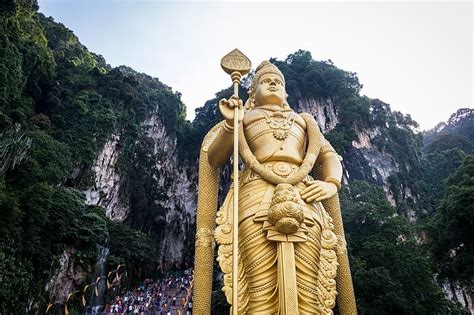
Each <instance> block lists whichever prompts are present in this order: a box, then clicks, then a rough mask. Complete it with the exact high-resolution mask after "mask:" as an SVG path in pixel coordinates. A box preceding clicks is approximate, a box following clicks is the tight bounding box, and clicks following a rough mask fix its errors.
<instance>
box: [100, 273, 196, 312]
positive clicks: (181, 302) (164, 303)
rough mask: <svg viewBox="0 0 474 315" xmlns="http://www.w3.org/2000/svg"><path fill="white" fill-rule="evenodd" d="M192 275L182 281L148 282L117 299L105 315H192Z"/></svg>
mask: <svg viewBox="0 0 474 315" xmlns="http://www.w3.org/2000/svg"><path fill="white" fill-rule="evenodd" d="M192 285H193V276H192V274H191V271H190V270H189V271H187V272H185V274H184V275H182V276H178V277H167V278H165V279H162V280H158V281H155V280H153V279H146V280H145V281H144V282H143V284H142V285H140V286H139V287H137V288H136V289H134V290H131V291H128V292H126V293H125V294H123V295H117V296H115V298H114V299H113V301H111V303H109V304H107V305H106V308H105V311H104V313H105V314H140V315H142V314H143V315H145V314H146V315H149V314H150V315H151V314H153V315H188V314H189V315H190V314H192V307H193V304H192V303H193V302H192V294H191V293H192Z"/></svg>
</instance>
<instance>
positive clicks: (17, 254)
mask: <svg viewBox="0 0 474 315" xmlns="http://www.w3.org/2000/svg"><path fill="white" fill-rule="evenodd" d="M0 7H1V10H0V43H1V45H0V134H1V135H2V138H1V139H0V145H1V146H0V150H1V152H0V153H1V155H0V156H1V162H2V172H1V173H0V175H1V177H0V273H1V276H0V313H2V314H3V313H11V314H14V313H18V312H19V310H30V311H32V312H33V311H34V308H38V307H39V308H40V309H43V311H44V307H45V305H47V303H48V302H49V297H48V296H46V295H45V294H44V288H45V286H46V283H47V281H48V280H49V279H50V278H51V277H52V276H53V274H54V272H55V271H56V269H57V268H58V267H59V257H60V256H61V255H62V253H63V252H64V250H65V249H67V248H71V247H72V248H75V249H77V251H75V254H74V255H75V257H72V258H73V259H74V261H76V263H77V264H78V265H80V266H82V268H83V269H84V270H88V271H89V275H88V278H87V279H83V280H82V281H83V282H82V285H85V284H87V283H88V282H87V281H89V282H90V281H95V279H93V278H94V276H95V274H94V266H95V264H96V261H97V255H98V252H97V247H96V246H97V244H102V245H104V246H108V247H110V254H109V259H108V260H107V262H108V264H109V266H108V268H107V269H108V270H111V269H113V268H115V267H116V265H117V264H118V263H121V264H125V265H126V266H127V268H129V275H130V277H131V279H132V281H138V280H140V279H141V278H142V277H143V276H144V275H146V274H147V273H148V274H149V273H150V272H151V271H152V270H154V268H155V267H156V262H157V257H156V254H155V252H156V251H157V246H158V242H157V240H156V239H153V238H152V237H150V235H147V234H144V233H142V232H141V231H139V230H136V229H132V228H130V227H127V226H126V225H123V224H117V223H115V222H112V221H110V220H109V219H108V218H107V217H106V216H105V210H104V209H103V208H100V207H95V206H87V205H86V204H85V200H84V197H83V195H82V194H81V193H80V192H79V191H78V190H77V189H84V188H86V187H88V186H90V184H91V183H90V174H89V173H88V170H89V169H90V166H91V163H92V161H93V160H94V159H95V158H96V156H97V154H98V151H99V150H101V149H102V147H103V146H104V144H105V142H106V141H107V139H108V137H109V136H110V134H112V133H113V132H116V131H119V132H120V131H123V132H124V134H123V135H122V137H123V139H124V143H125V146H124V154H122V157H121V159H122V161H121V163H119V164H120V167H121V172H122V173H123V174H129V173H132V172H133V171H134V170H133V169H132V167H133V163H131V162H130V161H132V159H133V156H134V144H135V143H136V141H137V139H138V137H139V134H140V132H141V131H140V123H141V122H142V121H143V120H144V119H145V117H146V115H147V114H148V113H150V112H153V111H156V112H157V113H158V115H159V116H160V117H163V122H164V123H165V128H166V129H167V132H168V133H170V134H171V135H173V134H176V132H177V131H178V129H180V128H181V126H182V125H184V124H185V121H184V115H185V107H184V105H183V104H182V102H181V101H180V95H179V94H178V93H175V92H173V91H172V89H171V88H170V87H168V86H166V85H164V84H162V83H161V82H160V81H158V80H157V79H155V78H152V77H149V76H147V75H144V74H140V73H137V72H135V71H133V70H132V69H129V68H126V67H119V68H111V67H110V66H108V65H107V64H106V63H105V60H104V59H103V58H102V57H101V56H98V55H95V54H93V53H91V52H89V51H88V50H87V48H86V47H84V46H83V45H82V44H81V43H80V42H79V40H78V39H77V37H76V36H75V35H74V34H73V32H72V31H70V30H69V29H67V28H66V27H65V26H64V25H62V24H60V23H57V22H54V21H53V19H52V18H46V17H44V16H43V15H41V14H39V13H37V12H36V11H37V9H38V8H37V5H36V3H35V2H34V1H23V0H7V1H2V4H1V5H0ZM158 104H159V105H158ZM157 105H158V106H157ZM140 185H141V184H140ZM127 189H128V190H127V191H124V192H123V193H124V195H127V194H133V192H135V191H137V189H136V187H133V182H131V184H130V185H129V186H127ZM137 207H138V208H137V209H136V211H137V212H140V211H142V210H143V209H141V208H140V207H139V206H137ZM28 301H29V302H28Z"/></svg>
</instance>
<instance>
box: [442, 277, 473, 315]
mask: <svg viewBox="0 0 474 315" xmlns="http://www.w3.org/2000/svg"><path fill="white" fill-rule="evenodd" d="M442 287H443V291H444V293H445V294H446V296H447V297H448V299H450V300H451V301H454V302H458V303H460V304H461V305H462V306H464V308H465V309H466V310H467V311H468V312H469V314H474V303H473V302H474V294H473V293H472V292H470V291H469V290H466V289H464V288H461V287H459V286H456V285H454V284H452V283H449V282H444V283H443V286H442Z"/></svg>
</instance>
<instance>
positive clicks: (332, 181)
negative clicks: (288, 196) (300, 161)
mask: <svg viewBox="0 0 474 315" xmlns="http://www.w3.org/2000/svg"><path fill="white" fill-rule="evenodd" d="M321 137H322V135H321ZM321 142H322V146H321V151H320V153H319V156H318V159H317V161H316V165H317V166H318V167H319V168H320V178H321V179H322V180H316V181H315V182H314V183H312V184H311V185H309V186H308V187H307V188H306V189H305V190H303V191H302V192H301V197H302V198H303V199H304V200H305V201H306V202H308V203H309V202H312V201H314V200H316V201H323V200H325V199H329V198H331V197H333V196H334V195H335V194H336V193H337V192H338V191H339V190H340V189H341V179H342V165H341V162H340V159H339V155H338V154H337V153H336V151H334V149H333V148H332V146H331V145H330V144H329V142H327V140H326V139H324V137H322V141H321Z"/></svg>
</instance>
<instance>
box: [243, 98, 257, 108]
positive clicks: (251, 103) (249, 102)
mask: <svg viewBox="0 0 474 315" xmlns="http://www.w3.org/2000/svg"><path fill="white" fill-rule="evenodd" d="M244 107H245V109H246V110H252V109H254V107H255V102H254V99H253V96H250V97H249V98H248V99H247V101H246V102H245V106H244Z"/></svg>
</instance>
